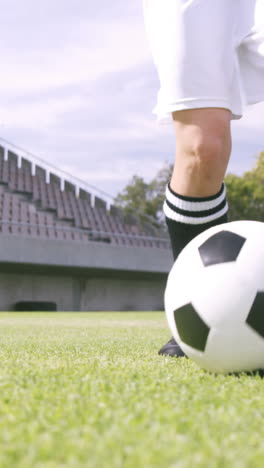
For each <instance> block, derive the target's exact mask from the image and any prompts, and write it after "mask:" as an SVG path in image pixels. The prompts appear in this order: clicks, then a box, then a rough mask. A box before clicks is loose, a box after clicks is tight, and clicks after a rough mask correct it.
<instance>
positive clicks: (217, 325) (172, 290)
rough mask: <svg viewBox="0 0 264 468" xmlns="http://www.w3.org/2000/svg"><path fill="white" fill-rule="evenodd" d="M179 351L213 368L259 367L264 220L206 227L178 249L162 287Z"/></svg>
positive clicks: (263, 343)
mask: <svg viewBox="0 0 264 468" xmlns="http://www.w3.org/2000/svg"><path fill="white" fill-rule="evenodd" d="M165 310H166V316H167V319H168V323H169V327H170V329H171V332H172V334H173V336H174V338H175V339H176V341H177V342H178V343H179V345H180V346H181V348H182V350H183V351H184V353H185V354H186V355H187V356H188V357H190V358H191V359H193V360H194V361H195V362H196V363H197V364H199V365H200V366H201V367H203V368H204V369H207V370H209V371H212V372H223V373H228V372H241V371H252V370H256V369H264V223H261V222H256V221H235V222H232V223H227V224H222V225H220V226H216V227H213V228H210V229H208V230H207V231H205V232H203V233H202V234H200V235H199V236H197V237H196V238H195V239H193V240H192V241H191V242H190V243H189V244H188V245H187V246H186V247H185V249H183V251H182V252H181V254H180V255H179V257H178V259H177V260H176V262H175V263H174V265H173V267H172V269H171V271H170V274H169V277H168V282H167V287H166V291H165Z"/></svg>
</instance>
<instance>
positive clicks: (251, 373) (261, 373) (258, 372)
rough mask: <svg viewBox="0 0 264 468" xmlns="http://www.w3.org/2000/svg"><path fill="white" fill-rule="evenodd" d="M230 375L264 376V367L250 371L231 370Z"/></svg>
mask: <svg viewBox="0 0 264 468" xmlns="http://www.w3.org/2000/svg"><path fill="white" fill-rule="evenodd" d="M228 375H233V376H234V377H241V376H242V375H248V376H249V377H257V376H259V377H261V378H262V379H263V378H264V369H256V370H254V371H249V372H230V373H229V374H228Z"/></svg>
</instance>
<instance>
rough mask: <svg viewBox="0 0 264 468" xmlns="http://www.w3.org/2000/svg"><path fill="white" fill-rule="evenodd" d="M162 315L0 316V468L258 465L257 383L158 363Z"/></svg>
mask: <svg viewBox="0 0 264 468" xmlns="http://www.w3.org/2000/svg"><path fill="white" fill-rule="evenodd" d="M169 336H170V334H169V332H168V330H167V325H166V321H165V317H164V314H162V313H86V314H84V313H83V314H81V313H67V314H66V313H60V314H59V313H57V314H56V313H54V314H52V313H47V314H43V313H41V314H32V313H30V314H22V313H20V314H18V313H17V314H16V313H1V314H0V340H1V346H0V467H1V468H2V467H8V468H14V467H19V468H24V467H25V468H30V467H36V468H44V467H45V468H46V467H49V468H51V467H52V468H53V467H54V468H59V467H75V468H78V467H91V468H95V467H96V468H104V467H107V468H108V467H109V468H156V467H159V468H173V467H175V468H176V467H184V468H185V467H186V468H193V467H194V468H199V467H206V468H207V467H208V468H214V467H219V468H220V467H221V468H229V467H232V468H242V467H249V468H257V467H261V468H262V467H263V466H264V424H263V418H264V379H262V378H261V377H260V376H258V375H257V376H248V375H241V376H239V377H235V376H223V375H218V376H215V375H212V374H209V373H207V372H205V371H203V370H201V369H199V368H198V367H197V366H196V365H195V364H194V363H193V362H191V361H190V360H187V359H186V358H181V359H178V360H177V359H176V358H169V357H162V356H158V355H157V350H158V348H159V347H160V346H161V345H162V344H164V342H165V341H166V340H167V339H168V338H169Z"/></svg>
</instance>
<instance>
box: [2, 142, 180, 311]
mask: <svg viewBox="0 0 264 468" xmlns="http://www.w3.org/2000/svg"><path fill="white" fill-rule="evenodd" d="M168 247H169V242H168V239H167V238H166V237H165V236H164V233H163V232H160V231H159V230H158V229H156V228H154V227H153V225H152V224H151V223H150V222H148V220H146V222H144V224H142V222H139V217H138V215H137V214H131V215H130V216H129V217H128V216H126V217H125V216H124V215H123V212H122V210H121V209H120V208H119V207H116V206H115V205H114V204H113V200H110V201H109V199H108V200H107V199H104V198H103V197H102V196H101V194H100V193H98V192H96V191H95V190H94V187H91V186H88V184H86V183H85V182H82V181H80V180H79V179H76V178H74V177H73V176H71V175H70V174H66V173H63V171H60V170H59V169H57V168H55V167H54V166H51V165H49V164H48V163H46V162H45V161H42V160H40V159H39V158H36V157H35V156H34V155H31V154H30V153H27V152H25V151H24V150H21V149H20V148H17V147H15V146H14V145H12V144H11V143H9V142H6V141H5V140H3V139H1V138H0V310H22V308H23V307H24V305H25V304H26V305H27V307H28V308H29V309H30V307H31V308H32V307H35V308H36V309H35V310H43V307H45V304H46V307H47V310H48V305H50V304H52V306H50V307H51V310H144V309H145V310H146V309H148V308H151V309H152V310H156V309H160V308H161V307H162V302H163V299H162V296H163V288H164V282H165V278H166V274H167V271H168V269H169V265H170V263H171V254H170V251H169V249H168ZM41 275H42V276H41ZM66 277H67V280H66ZM18 282H20V283H21V287H20V288H18V286H17V285H18ZM22 284H23V288H22ZM33 284H34V286H33ZM99 285H100V287H99ZM91 287H92V290H93V295H91V293H90V290H91ZM100 288H101V289H100ZM88 290H89V294H88V292H87V291H88ZM102 292H103V293H102ZM21 304H22V305H21ZM30 304H31V306H30ZM43 304H44V305H43Z"/></svg>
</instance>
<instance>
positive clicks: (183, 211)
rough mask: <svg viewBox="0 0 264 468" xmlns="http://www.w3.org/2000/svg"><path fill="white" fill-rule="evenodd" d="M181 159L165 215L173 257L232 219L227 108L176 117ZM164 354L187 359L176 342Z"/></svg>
mask: <svg viewBox="0 0 264 468" xmlns="http://www.w3.org/2000/svg"><path fill="white" fill-rule="evenodd" d="M173 119H174V123H175V130H176V161H175V165H174V170H173V174H172V178H171V181H170V182H169V184H168V187H167V191H166V201H165V204H164V212H165V215H166V223H167V226H168V230H169V234H170V239H171V245H172V250H173V255H174V259H176V258H177V256H178V255H179V253H180V252H181V250H182V249H183V248H184V247H185V246H186V245H187V244H188V243H189V242H190V241H191V240H192V239H193V238H194V237H196V235H198V234H200V233H201V232H203V231H204V230H206V229H208V228H209V227H212V226H215V225H218V224H222V223H224V222H226V221H227V210H228V205H227V201H226V196H225V188H224V185H223V179H224V175H225V172H226V168H227V164H228V161H229V157H230V151H231V133H230V119H231V113H230V111H228V110H226V109H218V108H210V109H193V110H185V111H178V112H174V113H173ZM159 354H165V355H169V356H177V357H181V356H183V355H184V354H183V352H182V350H181V348H180V347H179V345H178V344H177V343H176V342H175V340H174V339H173V338H171V339H170V340H169V342H168V343H166V344H165V345H164V346H163V347H162V348H161V349H160V351H159Z"/></svg>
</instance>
